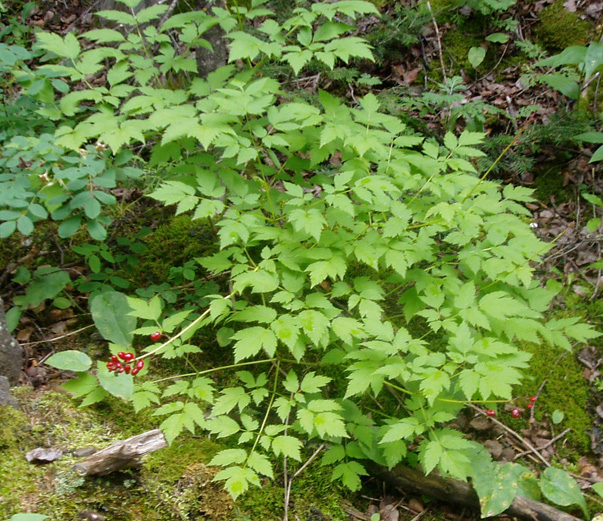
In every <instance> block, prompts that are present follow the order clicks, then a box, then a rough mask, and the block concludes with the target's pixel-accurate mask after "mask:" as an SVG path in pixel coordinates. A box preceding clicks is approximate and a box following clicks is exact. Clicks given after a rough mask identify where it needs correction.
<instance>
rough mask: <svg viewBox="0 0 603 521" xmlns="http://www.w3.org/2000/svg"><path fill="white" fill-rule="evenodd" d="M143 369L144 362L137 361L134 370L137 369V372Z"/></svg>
mask: <svg viewBox="0 0 603 521" xmlns="http://www.w3.org/2000/svg"><path fill="white" fill-rule="evenodd" d="M143 367H144V360H138V362H136V369H138V370H139V371H140V370H141V369H142V368H143Z"/></svg>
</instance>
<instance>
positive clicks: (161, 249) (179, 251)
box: [133, 215, 216, 286]
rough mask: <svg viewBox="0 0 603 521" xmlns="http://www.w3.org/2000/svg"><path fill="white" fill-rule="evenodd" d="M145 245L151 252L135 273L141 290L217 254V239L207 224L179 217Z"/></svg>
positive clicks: (149, 236) (150, 237) (147, 252)
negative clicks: (192, 262)
mask: <svg viewBox="0 0 603 521" xmlns="http://www.w3.org/2000/svg"><path fill="white" fill-rule="evenodd" d="M142 242H144V243H145V244H146V246H147V251H146V253H145V254H144V256H143V257H142V258H141V259H140V261H141V262H140V263H139V264H138V266H137V267H136V268H135V269H134V270H133V277H134V278H135V279H136V283H137V284H138V285H139V286H145V285H148V284H160V283H162V282H165V281H167V280H168V279H169V274H170V268H172V267H173V266H182V265H184V264H185V263H186V262H187V261H190V260H193V259H194V258H195V257H202V256H205V255H208V254H210V253H213V252H214V250H215V245H216V238H215V235H214V233H213V232H212V231H211V229H210V228H209V226H208V225H207V224H205V223H204V222H203V221H199V220H196V221H194V220H193V219H192V218H191V217H190V216H188V215H179V216H176V217H173V218H171V219H170V220H169V222H167V223H166V224H163V225H161V226H159V227H158V228H157V229H156V230H155V231H154V232H152V233H150V234H149V235H146V236H145V237H144V239H143V240H142Z"/></svg>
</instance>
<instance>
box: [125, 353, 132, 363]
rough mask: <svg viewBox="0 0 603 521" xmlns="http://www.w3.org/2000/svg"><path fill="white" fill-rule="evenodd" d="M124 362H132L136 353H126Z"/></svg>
mask: <svg viewBox="0 0 603 521" xmlns="http://www.w3.org/2000/svg"><path fill="white" fill-rule="evenodd" d="M124 360H125V361H126V362H131V361H132V360H134V353H124Z"/></svg>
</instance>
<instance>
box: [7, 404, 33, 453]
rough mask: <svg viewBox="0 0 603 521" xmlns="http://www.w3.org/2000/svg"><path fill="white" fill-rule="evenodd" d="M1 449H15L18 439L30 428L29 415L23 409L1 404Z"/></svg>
mask: <svg viewBox="0 0 603 521" xmlns="http://www.w3.org/2000/svg"><path fill="white" fill-rule="evenodd" d="M0 418H1V421H0V450H9V449H14V448H15V447H16V446H17V445H18V440H19V439H20V438H22V437H23V435H24V434H25V433H27V431H28V430H30V426H29V422H28V421H27V417H26V416H25V414H24V413H23V412H21V411H18V410H16V409H13V408H12V407H8V406H5V405H0Z"/></svg>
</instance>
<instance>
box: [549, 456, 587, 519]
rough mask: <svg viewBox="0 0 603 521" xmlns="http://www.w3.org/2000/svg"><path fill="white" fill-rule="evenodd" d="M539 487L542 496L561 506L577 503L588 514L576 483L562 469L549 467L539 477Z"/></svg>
mask: <svg viewBox="0 0 603 521" xmlns="http://www.w3.org/2000/svg"><path fill="white" fill-rule="evenodd" d="M540 489H541V490H542V493H543V494H544V496H545V497H546V498H547V499H548V500H549V501H552V502H553V503H555V504H557V505H561V506H564V507H566V506H569V505H578V506H579V507H580V508H581V509H582V511H583V512H584V515H585V516H586V517H589V516H588V510H587V508H586V501H585V500H584V496H583V495H582V492H581V491H580V487H579V486H578V483H576V481H575V480H574V479H573V478H572V477H571V476H570V475H569V474H568V473H567V472H565V471H564V470H561V469H556V468H554V467H549V468H548V469H546V470H545V471H544V472H543V474H542V477H541V478H540Z"/></svg>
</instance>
